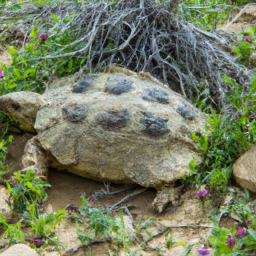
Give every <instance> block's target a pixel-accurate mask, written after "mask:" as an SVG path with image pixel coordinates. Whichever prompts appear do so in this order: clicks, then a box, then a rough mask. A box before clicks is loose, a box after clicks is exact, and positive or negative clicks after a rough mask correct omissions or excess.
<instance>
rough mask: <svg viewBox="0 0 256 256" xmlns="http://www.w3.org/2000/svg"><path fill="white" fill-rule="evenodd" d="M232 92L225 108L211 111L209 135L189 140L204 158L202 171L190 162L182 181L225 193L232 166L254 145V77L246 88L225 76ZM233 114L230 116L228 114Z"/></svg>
mask: <svg viewBox="0 0 256 256" xmlns="http://www.w3.org/2000/svg"><path fill="white" fill-rule="evenodd" d="M224 81H225V82H226V83H228V84H229V85H230V86H231V87H232V88H233V91H232V92H230V93H227V94H226V101H227V106H228V107H226V109H225V110H223V111H222V112H221V113H220V114H218V113H217V112H216V111H215V110H214V109H211V114H210V116H208V117H207V120H208V123H209V126H207V127H206V129H207V130H208V132H209V135H200V136H197V135H195V134H194V133H192V138H193V139H194V141H195V142H196V143H198V146H199V148H200V149H201V151H202V153H203V155H204V162H203V167H202V171H201V172H199V171H198V170H197V169H196V168H195V164H196V163H195V161H192V162H191V163H190V169H191V171H192V172H191V176H190V177H188V176H186V177H184V179H185V180H187V181H190V182H195V183H196V185H197V187H198V188H200V187H201V185H202V184H203V183H204V182H207V183H208V184H209V186H210V188H211V190H216V191H225V190H226V186H227V183H228V181H229V178H230V175H231V172H232V164H233V163H234V161H235V160H236V159H237V158H238V157H239V156H240V155H241V154H242V153H244V152H245V151H246V150H247V149H248V148H249V147H250V146H251V145H253V144H254V143H255V142H256V125H255V120H254V118H253V116H254V112H255V109H256V104H255V93H256V75H255V77H254V80H253V81H252V84H251V85H250V86H249V87H248V88H244V87H243V86H241V85H239V84H238V83H237V82H236V81H235V80H234V79H231V78H230V77H227V76H224ZM231 113H232V114H231Z"/></svg>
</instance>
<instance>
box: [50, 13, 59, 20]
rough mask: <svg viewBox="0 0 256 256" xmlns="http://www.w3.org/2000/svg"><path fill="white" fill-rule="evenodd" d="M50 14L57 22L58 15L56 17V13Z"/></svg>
mask: <svg viewBox="0 0 256 256" xmlns="http://www.w3.org/2000/svg"><path fill="white" fill-rule="evenodd" d="M51 16H52V18H53V20H54V21H56V22H59V19H58V17H57V16H56V15H54V14H51Z"/></svg>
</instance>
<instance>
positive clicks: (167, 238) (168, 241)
mask: <svg viewBox="0 0 256 256" xmlns="http://www.w3.org/2000/svg"><path fill="white" fill-rule="evenodd" d="M165 241H166V247H167V248H170V247H171V246H172V245H174V244H175V242H174V241H173V237H172V232H171V231H169V232H168V233H167V234H166V236H165Z"/></svg>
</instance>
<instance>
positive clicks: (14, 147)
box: [4, 133, 34, 179]
mask: <svg viewBox="0 0 256 256" xmlns="http://www.w3.org/2000/svg"><path fill="white" fill-rule="evenodd" d="M33 136H34V135H32V134H30V133H24V134H19V135H14V136H13V141H12V143H11V144H10V145H9V146H8V153H7V156H6V159H5V166H6V167H8V168H9V172H8V173H7V174H6V175H5V176H4V178H5V179H9V178H10V177H11V176H12V175H13V173H14V172H18V171H19V170H21V169H22V156H23V154H24V147H25V145H26V143H27V141H28V140H29V139H31V138H32V137H33Z"/></svg>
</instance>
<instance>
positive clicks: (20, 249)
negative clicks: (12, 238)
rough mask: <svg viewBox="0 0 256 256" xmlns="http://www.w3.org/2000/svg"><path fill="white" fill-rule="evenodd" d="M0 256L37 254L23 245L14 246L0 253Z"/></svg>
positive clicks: (37, 255) (31, 255) (33, 255)
mask: <svg viewBox="0 0 256 256" xmlns="http://www.w3.org/2000/svg"><path fill="white" fill-rule="evenodd" d="M0 255H1V256H39V254H38V253H37V252H36V251H35V250H33V249H31V248H30V247H29V246H27V245H25V244H15V245H13V246H12V247H10V248H9V249H7V250H6V251H5V252H3V253H0Z"/></svg>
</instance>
